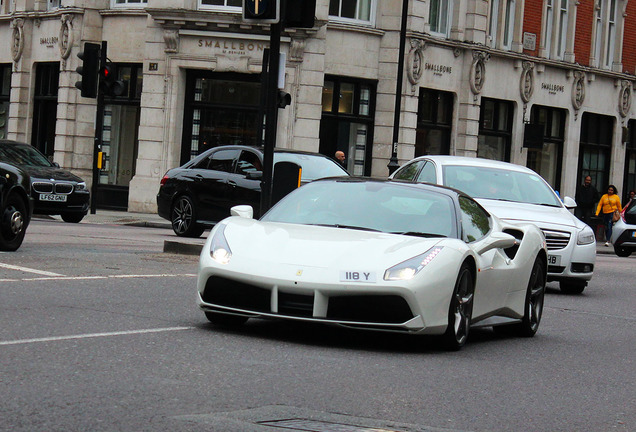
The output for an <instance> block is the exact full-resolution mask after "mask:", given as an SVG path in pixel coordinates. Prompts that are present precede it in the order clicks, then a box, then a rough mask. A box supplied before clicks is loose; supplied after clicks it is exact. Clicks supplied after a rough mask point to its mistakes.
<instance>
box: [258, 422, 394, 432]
mask: <svg viewBox="0 0 636 432" xmlns="http://www.w3.org/2000/svg"><path fill="white" fill-rule="evenodd" d="M257 424H260V425H263V426H271V427H277V428H282V429H290V430H295V431H303V432H403V431H398V430H395V429H378V428H369V427H365V426H356V425H350V424H344V423H333V422H327V421H320V420H309V419H285V420H266V421H260V422H257Z"/></svg>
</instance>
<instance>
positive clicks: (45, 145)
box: [31, 62, 60, 160]
mask: <svg viewBox="0 0 636 432" xmlns="http://www.w3.org/2000/svg"><path fill="white" fill-rule="evenodd" d="M59 81H60V64H59V63H57V62H54V63H53V62H52V63H48V62H47V63H36V65H35V89H34V95H33V125H32V138H31V145H33V146H35V147H36V148H37V149H38V150H40V151H41V152H42V153H44V154H45V155H46V156H47V157H48V158H49V159H50V160H53V153H54V152H55V126H56V123H57V95H58V90H59Z"/></svg>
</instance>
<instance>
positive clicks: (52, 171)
mask: <svg viewBox="0 0 636 432" xmlns="http://www.w3.org/2000/svg"><path fill="white" fill-rule="evenodd" d="M0 161H2V162H6V163H10V164H12V165H15V166H18V167H20V168H22V169H23V170H24V171H26V172H27V173H28V174H29V176H30V177H31V196H32V197H33V200H34V208H33V213H35V214H44V215H60V216H62V219H63V220H64V221H65V222H72V223H77V222H79V221H81V220H82V219H83V218H84V216H86V213H88V207H89V200H90V192H89V191H88V188H87V187H86V182H85V181H84V180H82V179H81V178H80V177H78V176H76V175H75V174H73V173H71V172H70V171H68V170H65V169H62V168H60V166H59V165H58V164H57V163H53V162H50V161H49V160H48V159H47V158H46V156H44V155H43V154H42V153H40V152H39V151H38V150H37V149H36V148H35V147H33V146H30V145H28V144H24V143H19V142H16V141H9V140H0Z"/></svg>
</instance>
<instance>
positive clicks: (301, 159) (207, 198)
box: [157, 145, 349, 237]
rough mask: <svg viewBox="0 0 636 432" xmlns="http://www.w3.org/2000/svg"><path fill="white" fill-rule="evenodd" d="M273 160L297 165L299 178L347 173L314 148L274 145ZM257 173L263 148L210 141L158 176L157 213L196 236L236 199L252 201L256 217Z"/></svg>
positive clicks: (184, 233) (259, 174)
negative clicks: (211, 143) (201, 150)
mask: <svg viewBox="0 0 636 432" xmlns="http://www.w3.org/2000/svg"><path fill="white" fill-rule="evenodd" d="M278 162H293V163H295V164H297V165H300V166H301V168H302V172H301V183H307V182H310V181H312V180H316V179H319V178H324V177H339V176H348V175H349V174H348V173H347V171H345V170H344V168H342V166H341V165H339V164H338V163H336V162H335V161H334V160H333V159H330V158H328V157H326V156H324V155H321V154H318V153H310V152H302V151H295V150H283V149H276V150H275V151H274V164H277V163H278ZM262 177H263V149H262V148H259V147H249V146H238V145H237V146H219V147H214V148H212V149H210V150H208V151H206V152H204V153H202V154H200V155H199V156H197V157H196V158H195V159H193V160H191V161H189V162H187V163H186V164H185V165H183V166H181V167H179V168H173V169H171V170H169V171H168V172H167V173H166V174H165V175H164V176H163V178H162V179H161V186H160V188H159V193H158V194H157V208H158V213H159V216H161V217H162V218H164V219H167V220H169V221H170V222H171V223H172V229H173V230H174V232H175V233H176V234H177V235H178V236H182V237H199V236H200V235H201V233H202V232H203V230H204V229H205V228H208V227H211V226H212V225H214V224H215V223H216V222H218V221H220V220H222V219H225V218H226V217H228V216H229V215H230V208H231V207H233V206H235V205H241V204H247V205H251V206H252V208H253V209H254V214H255V216H256V217H258V213H259V208H260V199H261V180H262Z"/></svg>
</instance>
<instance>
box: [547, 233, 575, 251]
mask: <svg viewBox="0 0 636 432" xmlns="http://www.w3.org/2000/svg"><path fill="white" fill-rule="evenodd" d="M541 231H543V234H544V235H545V240H546V243H547V244H548V250H559V249H564V248H565V247H567V245H568V243H570V237H571V235H570V233H569V232H567V231H554V230H546V229H542V230H541Z"/></svg>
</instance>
